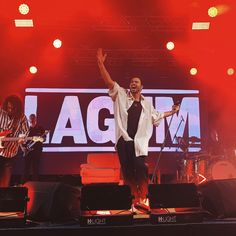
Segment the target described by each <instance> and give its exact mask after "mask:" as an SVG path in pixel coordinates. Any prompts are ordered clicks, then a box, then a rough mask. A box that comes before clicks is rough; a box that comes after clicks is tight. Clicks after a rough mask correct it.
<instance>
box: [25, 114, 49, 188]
mask: <svg viewBox="0 0 236 236" xmlns="http://www.w3.org/2000/svg"><path fill="white" fill-rule="evenodd" d="M29 123H30V131H29V137H32V136H42V137H43V138H44V140H45V139H46V134H45V129H44V128H43V127H42V126H40V125H38V123H37V117H36V115H35V114H31V115H30V116H29ZM42 150H43V143H42V142H40V141H37V142H35V141H28V142H26V144H25V148H24V156H25V165H24V174H23V178H22V183H23V184H24V183H25V182H26V181H28V180H29V177H30V171H31V169H32V181H38V180H39V164H40V157H41V155H42Z"/></svg>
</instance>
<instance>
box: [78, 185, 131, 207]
mask: <svg viewBox="0 0 236 236" xmlns="http://www.w3.org/2000/svg"><path fill="white" fill-rule="evenodd" d="M131 204H132V196H131V191H130V187H129V186H128V185H115V184H114V185H113V184H111V185H106V184H105V185H103V184H96V185H85V186H83V187H82V189H81V210H82V211H89V210H120V209H130V208H131Z"/></svg>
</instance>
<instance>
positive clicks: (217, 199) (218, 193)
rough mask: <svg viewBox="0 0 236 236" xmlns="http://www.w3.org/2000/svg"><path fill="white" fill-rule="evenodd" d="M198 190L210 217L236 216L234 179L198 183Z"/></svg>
mask: <svg viewBox="0 0 236 236" xmlns="http://www.w3.org/2000/svg"><path fill="white" fill-rule="evenodd" d="M198 191H199V193H200V194H201V204H202V207H203V209H205V210H206V211H208V212H209V213H210V216H211V217H215V218H226V217H236V200H235V199H236V179H222V180H211V181H208V182H205V183H203V184H201V185H199V186H198Z"/></svg>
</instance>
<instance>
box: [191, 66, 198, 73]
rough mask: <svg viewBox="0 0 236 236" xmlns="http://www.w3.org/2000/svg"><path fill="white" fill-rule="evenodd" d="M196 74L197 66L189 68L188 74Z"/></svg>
mask: <svg viewBox="0 0 236 236" xmlns="http://www.w3.org/2000/svg"><path fill="white" fill-rule="evenodd" d="M196 74H197V68H194V67H193V68H191V69H190V75H196Z"/></svg>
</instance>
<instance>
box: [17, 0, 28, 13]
mask: <svg viewBox="0 0 236 236" xmlns="http://www.w3.org/2000/svg"><path fill="white" fill-rule="evenodd" d="M18 9H19V12H20V14H22V15H27V14H28V13H29V6H28V5H27V4H25V3H23V4H21V5H20V6H19V8H18Z"/></svg>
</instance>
